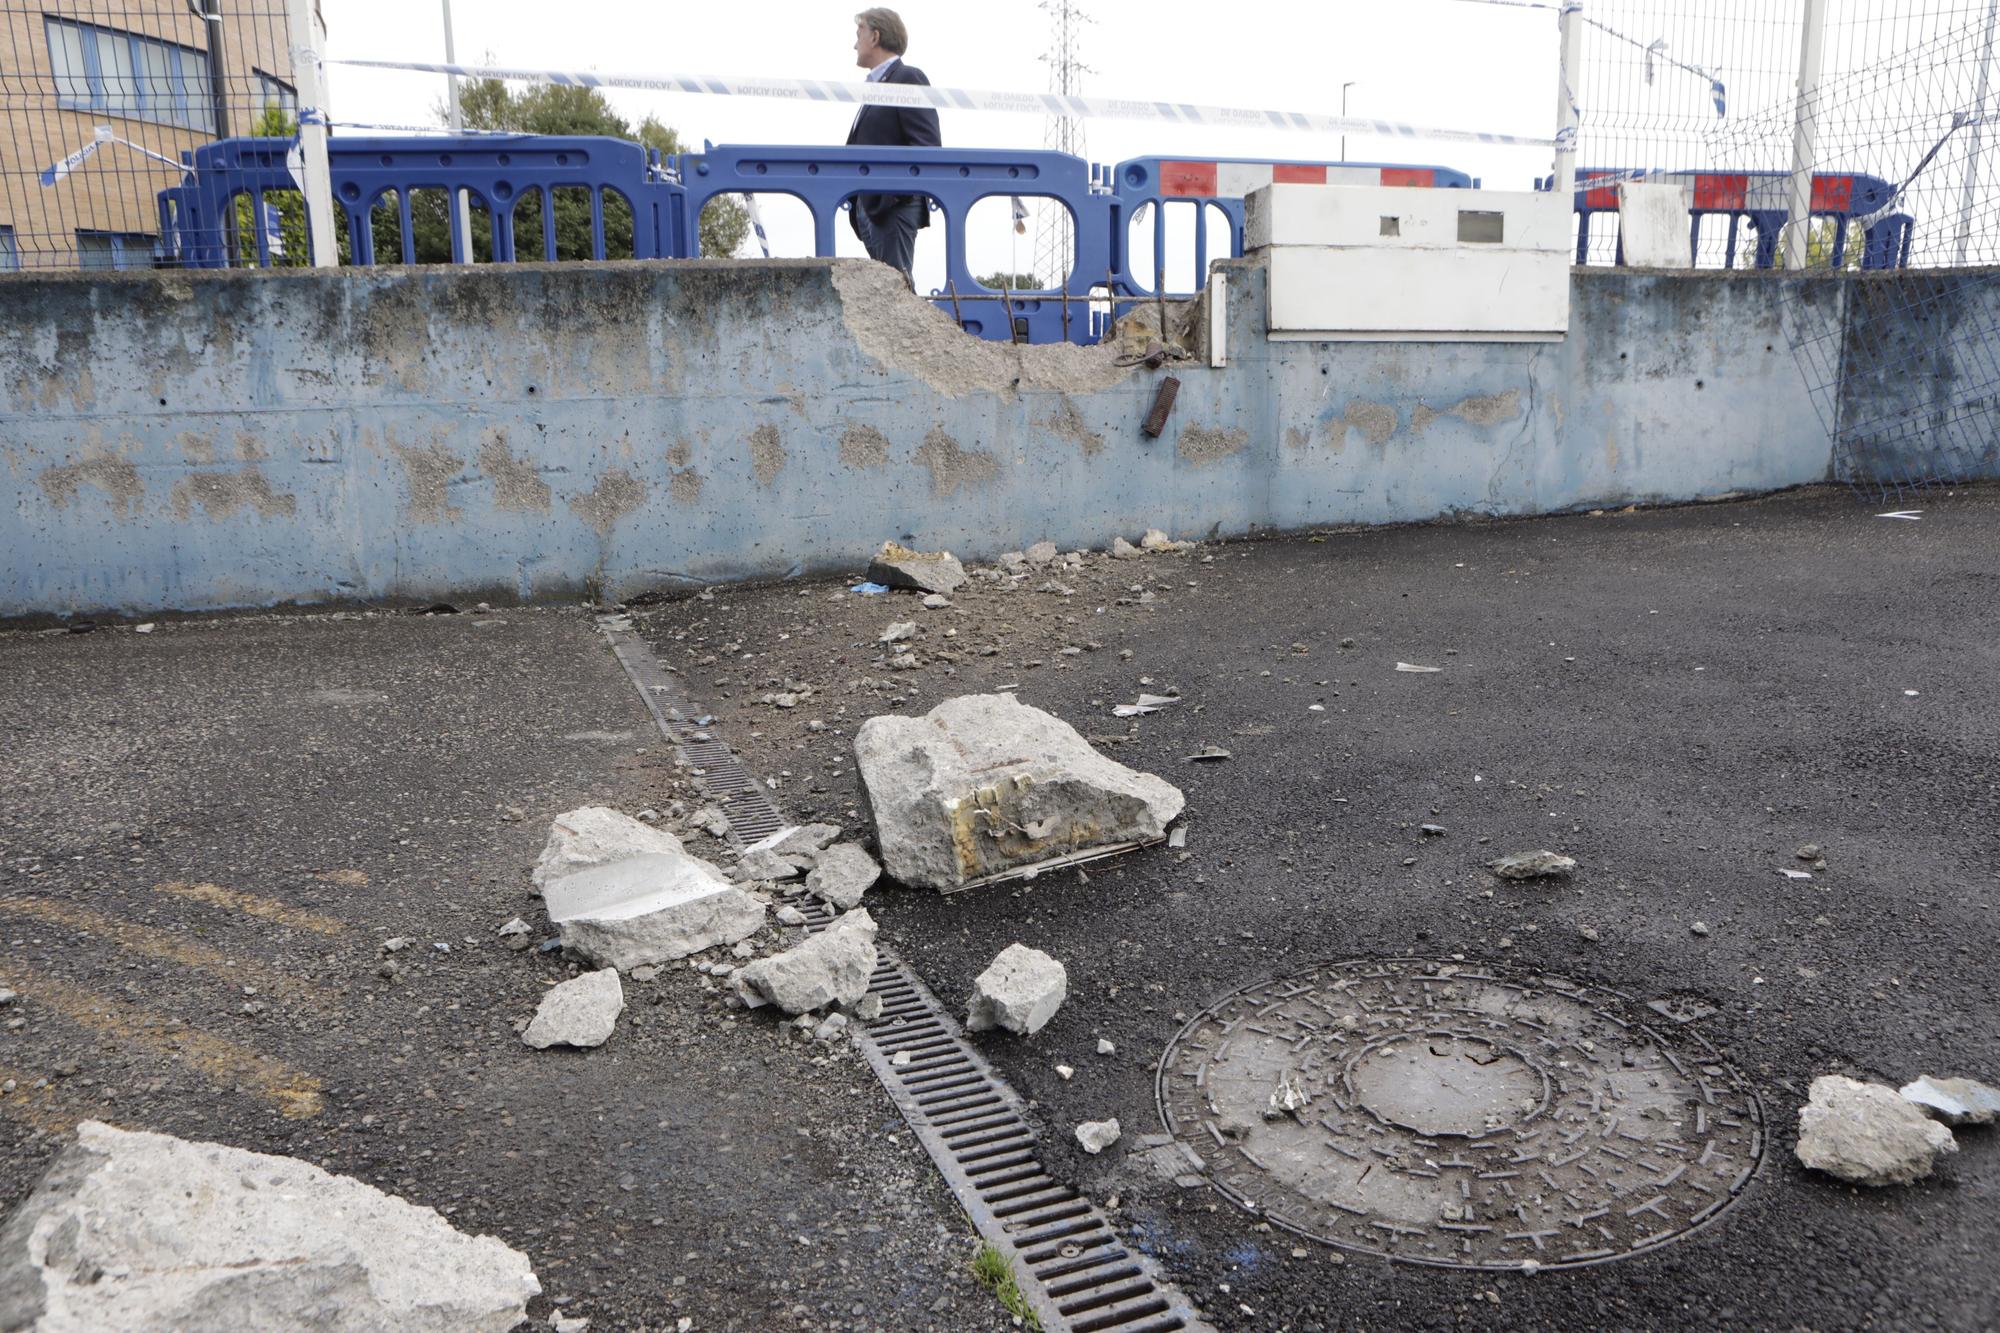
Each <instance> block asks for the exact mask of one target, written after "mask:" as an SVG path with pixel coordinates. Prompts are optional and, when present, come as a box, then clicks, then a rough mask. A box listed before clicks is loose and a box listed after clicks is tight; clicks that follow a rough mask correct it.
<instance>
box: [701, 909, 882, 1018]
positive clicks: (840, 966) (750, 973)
mask: <svg viewBox="0 0 2000 1333" xmlns="http://www.w3.org/2000/svg"><path fill="white" fill-rule="evenodd" d="M875 959H876V954H875V918H873V917H871V916H869V915H868V913H867V912H866V911H854V912H848V913H845V914H844V915H842V916H841V917H840V918H839V919H838V920H836V921H835V922H834V923H833V924H832V925H830V926H828V927H827V928H826V929H825V930H822V931H821V932H820V933H819V934H817V935H814V936H813V937H812V938H810V939H808V940H806V941H805V942H804V943H803V944H798V945H795V946H793V947H792V948H790V949H787V950H785V951H784V952H783V953H777V954H772V955H771V956H770V957H769V958H759V959H758V960H757V961H756V962H754V963H750V964H748V965H746V966H744V967H742V968H739V969H738V970H737V972H736V974H735V976H734V977H733V978H731V980H732V982H733V984H734V985H735V987H736V994H737V995H738V996H739V997H741V998H742V1000H743V1003H744V1006H745V1007H746V1008H750V1009H757V1008H761V1007H762V1006H764V1005H767V1004H775V1005H776V1006H778V1008H780V1009H782V1010H784V1011H785V1012H786V1013H788V1014H803V1013H809V1012H811V1011H812V1010H814V1009H820V1008H824V1007H825V1006H827V1005H829V1004H843V1005H851V1004H855V1003H857V1002H858V1001H859V1000H860V999H861V997H862V996H864V995H866V994H867V993H868V979H869V977H871V976H872V975H873V974H874V972H875Z"/></svg>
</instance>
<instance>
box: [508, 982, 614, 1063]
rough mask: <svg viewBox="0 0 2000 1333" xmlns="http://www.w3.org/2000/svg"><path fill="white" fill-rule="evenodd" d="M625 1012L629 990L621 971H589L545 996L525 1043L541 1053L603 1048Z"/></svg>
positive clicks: (528, 1029)
mask: <svg viewBox="0 0 2000 1333" xmlns="http://www.w3.org/2000/svg"><path fill="white" fill-rule="evenodd" d="M624 1012H625V987H624V986H622V985H621V984H619V981H618V969H617V968H615V967H607V968H604V969H602V970H600V971H596V972H586V973H584V974H583V975H582V976H580V977H572V978H570V979H569V980H568V981H565V982H563V983H562V984H561V985H559V986H555V987H553V988H551V989H550V991H549V993H548V994H547V995H544V996H543V997H542V1002H541V1004H539V1005H538V1006H536V1008H535V1018H534V1021H533V1022H531V1023H529V1024H528V1027H527V1030H526V1031H525V1032H523V1033H522V1034H521V1040H522V1041H524V1042H526V1043H527V1044H528V1045H530V1046H532V1047H534V1048H535V1049H536V1050H538V1051H540V1050H546V1049H548V1048H549V1047H551V1046H581V1047H590V1046H602V1045H603V1044H604V1043H605V1042H606V1041H607V1040H609V1039H610V1036H611V1034H612V1032H614V1031H615V1030H616V1029H617V1027H618V1015H620V1014H622V1013H624Z"/></svg>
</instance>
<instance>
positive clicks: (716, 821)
mask: <svg viewBox="0 0 2000 1333" xmlns="http://www.w3.org/2000/svg"><path fill="white" fill-rule="evenodd" d="M688 825H689V826H690V827H692V828H697V829H700V830H701V831H702V832H703V833H706V834H707V835H708V836H709V837H711V838H726V837H728V836H729V816H728V815H725V814H723V813H722V811H721V810H720V809H718V808H716V807H715V806H712V805H704V806H703V807H702V808H701V809H699V810H697V811H695V812H694V813H693V814H691V815H689V816H688Z"/></svg>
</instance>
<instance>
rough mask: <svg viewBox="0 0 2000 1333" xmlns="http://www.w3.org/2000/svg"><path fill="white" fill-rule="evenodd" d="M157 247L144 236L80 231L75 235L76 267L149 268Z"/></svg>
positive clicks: (152, 240) (118, 232)
mask: <svg viewBox="0 0 2000 1333" xmlns="http://www.w3.org/2000/svg"><path fill="white" fill-rule="evenodd" d="M158 248H159V246H158V243H157V242H156V241H155V239H154V238H153V237H151V236H148V235H146V234H145V233H144V232H131V231H82V230H79V231H78V232H77V234H76V259H77V267H79V268H86V269H93V268H120V269H130V268H151V267H152V266H153V256H154V253H155V252H156V251H157V250H158Z"/></svg>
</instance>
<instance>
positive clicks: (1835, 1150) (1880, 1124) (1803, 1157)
mask: <svg viewBox="0 0 2000 1333" xmlns="http://www.w3.org/2000/svg"><path fill="white" fill-rule="evenodd" d="M1795 1151H1796V1152H1797V1154H1798V1159H1799V1161H1800V1163H1801V1164H1803V1165H1804V1166H1807V1167H1809V1168H1811V1169H1812V1170H1814V1171H1824V1172H1826V1173H1827V1174H1828V1175H1833V1176H1838V1177H1839V1178H1840V1179H1842V1180H1846V1181H1851V1182H1853V1183H1854V1184H1857V1185H1908V1184H1911V1183H1912V1182H1914V1181H1918V1180H1922V1179H1923V1178H1924V1177H1925V1176H1928V1175H1929V1174H1930V1173H1931V1165H1932V1163H1933V1162H1934V1161H1935V1159H1936V1158H1937V1155H1938V1154H1939V1153H1948V1152H1957V1151H1958V1143H1957V1141H1956V1140H1955V1139H1953V1138H1952V1136H1951V1131H1950V1130H1948V1129H1946V1128H1945V1127H1944V1126H1943V1125H1940V1124H1939V1123H1938V1122H1937V1121H1935V1120H1932V1119H1931V1118H1930V1117H1929V1116H1927V1115H1925V1114H1924V1113H1923V1112H1922V1111H1921V1110H1919V1109H1918V1108H1917V1107H1916V1106H1915V1105H1913V1104H1912V1103H1910V1102H1908V1101H1905V1100H1904V1099H1903V1098H1902V1097H1901V1096H1899V1095H1898V1094H1897V1092H1896V1090H1895V1089H1894V1088H1885V1087H1882V1086H1881V1085H1879V1084H1875V1083H1862V1082H1859V1081H1857V1080H1855V1079H1851V1078H1842V1077H1841V1076H1840V1075H1838V1074H1824V1075H1821V1076H1820V1077H1819V1078H1816V1079H1814V1080H1813V1081H1812V1092H1811V1095H1810V1097H1809V1099H1808V1100H1807V1102H1806V1104H1805V1105H1804V1106H1803V1107H1801V1108H1800V1109H1799V1142H1798V1147H1797V1148H1796V1149H1795Z"/></svg>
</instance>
